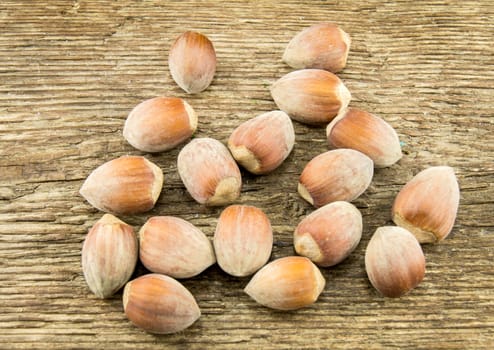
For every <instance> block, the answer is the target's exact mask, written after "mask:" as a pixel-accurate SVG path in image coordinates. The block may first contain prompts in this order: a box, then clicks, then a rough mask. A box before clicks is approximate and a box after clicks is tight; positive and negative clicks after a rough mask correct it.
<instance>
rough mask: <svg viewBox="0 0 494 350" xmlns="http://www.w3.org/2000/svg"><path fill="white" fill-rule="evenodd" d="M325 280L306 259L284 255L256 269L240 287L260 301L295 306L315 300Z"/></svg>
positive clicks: (281, 307)
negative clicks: (244, 284)
mask: <svg viewBox="0 0 494 350" xmlns="http://www.w3.org/2000/svg"><path fill="white" fill-rule="evenodd" d="M325 283H326V281H325V280H324V277H323V276H322V274H321V271H319V269H318V268H317V266H316V265H314V264H313V263H312V262H311V261H310V260H309V259H307V258H305V257H302V256H288V257H285V258H280V259H277V260H274V261H272V262H270V263H269V264H267V265H266V266H264V267H263V268H262V269H260V270H259V271H258V272H257V273H256V274H255V275H254V277H252V279H251V280H250V282H249V283H248V284H247V286H246V287H245V289H244V291H245V293H247V294H248V295H249V296H250V297H251V298H252V299H254V300H255V301H256V302H258V303H259V304H261V305H264V306H266V307H269V308H272V309H277V310H295V309H300V308H302V307H305V306H308V305H310V304H313V303H315V302H316V300H317V298H318V297H319V294H321V292H322V290H323V289H324V285H325Z"/></svg>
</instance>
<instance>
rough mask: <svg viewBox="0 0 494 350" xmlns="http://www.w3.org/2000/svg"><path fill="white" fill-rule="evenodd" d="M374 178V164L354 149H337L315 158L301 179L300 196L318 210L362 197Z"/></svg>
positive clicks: (303, 172)
mask: <svg viewBox="0 0 494 350" xmlns="http://www.w3.org/2000/svg"><path fill="white" fill-rule="evenodd" d="M373 174H374V165H373V163H372V160H371V159H370V158H369V157H367V156H366V155H365V154H363V153H361V152H359V151H355V150H352V149H346V148H342V149H336V150H332V151H328V152H325V153H322V154H320V155H318V156H316V157H314V158H313V159H312V160H311V161H310V162H309V163H307V165H306V166H305V168H304V170H303V171H302V174H301V175H300V179H299V184H298V192H299V194H300V196H302V198H304V199H305V200H306V201H307V202H309V203H310V204H312V205H314V206H315V207H321V206H323V205H325V204H328V203H331V202H335V201H348V202H351V201H352V200H354V199H356V198H357V197H359V196H360V195H361V194H362V193H364V191H365V190H366V189H367V187H369V185H370V183H371V181H372V176H373Z"/></svg>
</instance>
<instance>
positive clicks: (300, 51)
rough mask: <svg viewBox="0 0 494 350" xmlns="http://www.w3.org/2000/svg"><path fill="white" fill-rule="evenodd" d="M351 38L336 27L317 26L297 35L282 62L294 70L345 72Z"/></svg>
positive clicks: (325, 24) (332, 25)
mask: <svg viewBox="0 0 494 350" xmlns="http://www.w3.org/2000/svg"><path fill="white" fill-rule="evenodd" d="M350 43H351V40H350V36H349V35H348V34H347V33H345V32H344V31H343V30H342V29H341V28H340V27H338V25H336V24H335V23H318V24H314V25H312V26H310V27H309V28H306V29H304V30H302V31H301V32H299V33H298V34H297V35H295V36H294V37H293V38H292V40H291V41H290V42H289V43H288V46H287V47H286V49H285V53H284V54H283V61H284V62H285V63H286V64H288V65H289V66H290V67H292V68H297V69H301V68H319V69H325V70H328V71H330V72H333V73H336V72H339V71H340V70H342V69H343V68H345V65H346V61H347V57H348V51H350Z"/></svg>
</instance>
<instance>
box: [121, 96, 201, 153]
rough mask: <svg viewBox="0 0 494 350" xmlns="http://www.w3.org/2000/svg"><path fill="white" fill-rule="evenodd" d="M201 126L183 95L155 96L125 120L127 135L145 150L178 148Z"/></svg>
mask: <svg viewBox="0 0 494 350" xmlns="http://www.w3.org/2000/svg"><path fill="white" fill-rule="evenodd" d="M196 128H197V115H196V113H195V112H194V109H193V108H192V107H191V106H190V105H189V104H188V103H187V102H185V101H184V100H182V99H181V98H175V97H155V98H151V99H149V100H146V101H143V102H141V103H139V104H138V105H137V106H136V107H135V108H134V109H133V110H132V111H131V112H130V114H129V116H128V117H127V120H126V121H125V125H124V129H123V136H124V137H125V139H126V140H127V142H128V143H130V144H131V145H132V146H134V147H135V148H137V149H138V150H141V151H144V152H161V151H167V150H169V149H172V148H174V147H175V146H177V145H179V144H180V143H182V142H184V141H185V140H187V139H188V138H190V137H191V136H192V134H193V133H194V132H195V130H196Z"/></svg>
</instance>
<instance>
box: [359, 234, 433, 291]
mask: <svg viewBox="0 0 494 350" xmlns="http://www.w3.org/2000/svg"><path fill="white" fill-rule="evenodd" d="M365 269H366V271H367V276H368V277H369V280H370V282H371V283H372V285H373V286H374V288H376V289H377V290H378V291H379V292H380V293H381V294H382V295H384V296H386V297H392V298H396V297H400V296H402V295H404V294H406V293H408V292H409V291H410V290H412V289H413V288H415V287H416V286H417V285H418V284H419V283H420V282H421V281H422V280H423V279H424V275H425V257H424V253H423V252H422V248H421V247H420V244H419V242H418V241H417V239H416V238H415V237H414V236H413V235H412V234H411V233H410V232H408V231H407V230H405V229H404V228H401V227H396V226H384V227H380V228H378V229H377V230H376V232H375V233H374V235H373V236H372V238H371V240H370V241H369V244H368V245H367V249H366V251H365Z"/></svg>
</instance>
